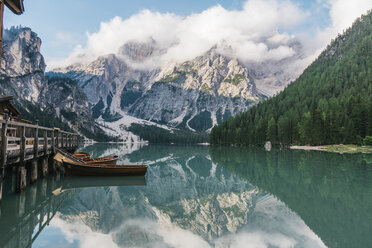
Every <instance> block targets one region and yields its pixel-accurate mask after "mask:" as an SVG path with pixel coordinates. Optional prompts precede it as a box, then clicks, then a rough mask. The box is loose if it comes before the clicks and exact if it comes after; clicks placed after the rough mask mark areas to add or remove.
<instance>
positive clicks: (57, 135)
mask: <svg viewBox="0 0 372 248" xmlns="http://www.w3.org/2000/svg"><path fill="white" fill-rule="evenodd" d="M56 147H57V148H59V131H58V129H57V130H56ZM54 152H55V151H54Z"/></svg>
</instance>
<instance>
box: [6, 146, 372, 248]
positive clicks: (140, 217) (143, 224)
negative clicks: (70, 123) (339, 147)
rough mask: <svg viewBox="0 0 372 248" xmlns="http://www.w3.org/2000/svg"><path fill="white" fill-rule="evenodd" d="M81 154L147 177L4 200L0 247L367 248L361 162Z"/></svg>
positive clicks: (198, 153) (202, 151) (37, 189)
mask: <svg viewBox="0 0 372 248" xmlns="http://www.w3.org/2000/svg"><path fill="white" fill-rule="evenodd" d="M82 150H83V151H86V152H90V153H92V154H93V156H103V155H109V154H113V153H118V154H119V156H120V160H119V161H120V163H139V164H143V163H144V164H147V165H149V169H148V173H147V175H146V177H120V178H64V179H63V178H58V177H57V178H56V177H54V178H49V179H48V180H40V181H39V182H38V184H37V185H34V186H32V187H29V188H28V191H27V192H26V194H24V195H21V196H20V195H15V194H10V193H8V194H6V197H5V198H4V201H3V203H2V205H1V210H2V215H1V217H0V223H1V228H2V229H0V233H1V236H0V242H1V243H0V246H1V247H31V245H32V246H33V247H84V248H85V247H156V248H157V247H181V248H183V247H233V248H240V247H326V246H328V247H368V244H369V243H370V242H371V238H370V236H369V235H368V234H369V233H370V227H369V223H371V214H370V213H369V212H368V210H369V209H371V207H372V205H371V197H370V196H371V193H372V192H371V190H372V188H371V180H370V179H371V176H372V170H371V165H370V164H369V163H370V162H369V161H371V160H370V157H367V156H366V155H353V156H345V155H344V156H341V155H337V154H328V153H317V152H301V151H272V152H266V151H264V150H261V149H254V148H244V149H243V148H241V149H240V148H214V147H211V148H209V147H205V146H160V145H156V146H145V147H133V146H132V147H128V146H122V145H115V144H95V145H92V146H89V147H86V148H83V149H82ZM8 188H9V187H8ZM55 189H60V190H57V191H56V190H55ZM53 192H54V194H53ZM30 216H31V217H30ZM53 216H54V217H53ZM30 220H32V221H30ZM40 223H41V224H40ZM9 227H10V229H9ZM21 228H23V229H21ZM25 228H26V229H25ZM8 230H11V231H8ZM24 233H27V235H24ZM3 234H4V235H3ZM5 234H6V235H5ZM25 237H26V238H25Z"/></svg>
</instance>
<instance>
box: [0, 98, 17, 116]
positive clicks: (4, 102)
mask: <svg viewBox="0 0 372 248" xmlns="http://www.w3.org/2000/svg"><path fill="white" fill-rule="evenodd" d="M11 100H13V96H4V95H0V114H4V111H5V109H8V110H9V112H10V114H11V115H12V116H15V117H18V116H20V115H21V113H20V112H19V110H18V109H17V108H16V107H15V106H14V105H13V103H12V102H11Z"/></svg>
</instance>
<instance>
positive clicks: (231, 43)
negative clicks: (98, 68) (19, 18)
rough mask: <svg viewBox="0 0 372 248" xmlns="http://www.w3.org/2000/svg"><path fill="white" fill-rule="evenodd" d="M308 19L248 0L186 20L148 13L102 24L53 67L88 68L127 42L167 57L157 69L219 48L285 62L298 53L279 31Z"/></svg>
mask: <svg viewBox="0 0 372 248" xmlns="http://www.w3.org/2000/svg"><path fill="white" fill-rule="evenodd" d="M307 15H308V13H306V12H304V11H302V10H301V9H300V8H299V7H298V6H297V5H296V4H294V3H292V2H291V1H280V0H249V1H246V2H245V4H244V5H243V7H242V8H241V9H240V10H227V9H225V8H223V7H222V6H220V5H216V6H214V7H211V8H209V9H207V10H205V11H203V12H201V13H195V14H191V15H189V16H186V17H181V16H178V15H175V14H171V13H159V12H153V11H150V10H143V11H141V12H140V13H138V14H135V15H133V16H131V17H130V18H128V19H125V20H123V19H122V18H120V17H115V18H113V19H112V20H110V21H109V22H102V23H101V25H100V29H99V31H98V32H96V33H87V34H86V37H87V42H86V45H85V46H82V45H78V46H76V47H75V49H74V51H73V52H72V54H71V55H70V56H69V57H68V58H67V59H65V60H63V61H52V62H53V64H54V66H55V65H68V64H72V63H87V62H91V61H92V60H94V59H96V58H97V57H98V56H101V55H107V54H112V53H113V54H115V53H117V52H118V51H119V49H120V47H121V46H122V45H123V44H125V43H127V42H131V41H136V42H147V41H148V40H149V39H151V40H154V41H155V43H156V44H157V48H158V49H159V50H162V51H163V53H162V54H161V55H159V57H158V58H157V60H156V62H157V63H163V62H167V61H176V62H182V61H185V60H190V59H193V58H195V57H196V56H199V55H201V54H203V53H204V52H206V51H208V50H209V49H211V48H212V47H213V46H216V45H217V46H221V47H222V48H223V49H222V50H224V46H226V47H228V48H229V52H230V53H233V54H232V55H239V56H238V57H239V58H240V59H241V60H243V61H265V60H280V59H283V58H286V57H290V56H292V55H293V54H294V53H295V52H294V51H293V49H292V48H291V47H290V46H288V41H289V40H291V39H292V38H293V37H291V36H290V35H288V34H286V33H279V32H278V31H277V30H281V29H288V28H291V27H293V26H294V25H297V24H298V23H301V22H302V21H303V20H304V18H305V17H306V16H307ZM49 64H50V63H49Z"/></svg>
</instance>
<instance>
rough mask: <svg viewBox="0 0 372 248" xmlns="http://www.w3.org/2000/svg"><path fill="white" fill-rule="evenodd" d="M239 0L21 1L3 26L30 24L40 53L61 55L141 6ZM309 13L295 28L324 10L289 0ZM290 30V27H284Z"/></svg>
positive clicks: (179, 8)
mask: <svg viewBox="0 0 372 248" xmlns="http://www.w3.org/2000/svg"><path fill="white" fill-rule="evenodd" d="M244 2H245V1H243V0H230V1H228V0H219V1H216V0H202V1H201V0H187V1H184V0H182V1H174V0H162V1H154V0H137V1H132V0H131V1H128V0H106V1H98V0H65V1H59V0H32V1H31V0H25V1H24V4H25V13H24V14H23V15H21V16H16V15H14V14H12V13H11V12H10V11H9V10H6V11H5V19H4V25H5V27H8V28H9V27H10V26H13V25H22V26H28V27H31V28H32V29H33V30H34V31H35V32H37V33H38V35H39V36H40V37H41V39H42V41H43V45H42V53H43V54H44V56H46V57H47V58H63V57H66V56H68V54H69V53H71V51H72V50H73V48H74V47H75V46H76V45H77V44H85V42H86V32H89V33H93V32H97V31H98V30H99V27H100V23H101V22H107V21H109V20H111V19H112V18H113V17H115V16H120V17H122V19H126V18H128V17H130V16H132V15H134V14H137V13H138V12H140V11H141V10H143V9H149V10H152V11H158V12H162V13H165V12H169V13H174V14H177V15H180V16H188V15H190V14H191V13H200V12H202V11H203V10H206V9H208V8H210V7H212V6H215V5H217V4H220V5H221V6H223V7H224V8H226V9H228V10H234V9H241V8H242V5H243V3H244ZM292 2H295V3H296V4H298V6H299V7H300V8H301V9H303V10H307V11H309V12H310V13H311V16H310V18H307V19H306V21H305V22H304V23H303V24H302V25H301V26H299V27H297V28H298V29H308V30H309V32H311V30H315V29H317V28H319V27H324V26H327V25H328V23H329V16H328V10H327V9H325V8H320V7H319V4H317V0H292ZM288 32H291V30H288Z"/></svg>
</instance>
